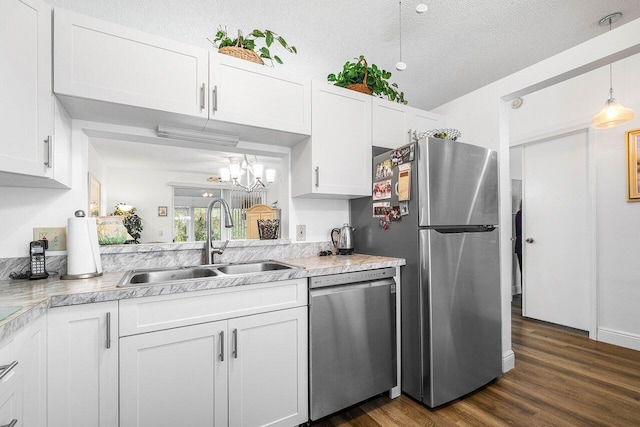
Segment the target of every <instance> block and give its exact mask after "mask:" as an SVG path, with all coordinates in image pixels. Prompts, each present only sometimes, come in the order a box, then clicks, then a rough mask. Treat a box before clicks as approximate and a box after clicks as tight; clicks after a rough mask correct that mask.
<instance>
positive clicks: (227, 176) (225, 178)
mask: <svg viewBox="0 0 640 427" xmlns="http://www.w3.org/2000/svg"><path fill="white" fill-rule="evenodd" d="M220 181H222V182H229V181H231V171H230V170H229V168H222V169H220Z"/></svg>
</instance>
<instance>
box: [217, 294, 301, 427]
mask: <svg viewBox="0 0 640 427" xmlns="http://www.w3.org/2000/svg"><path fill="white" fill-rule="evenodd" d="M229 332H230V334H231V348H230V356H229V426H246V427H248V426H283V427H285V426H286V427H291V426H294V425H298V424H302V423H305V422H306V421H307V420H308V399H307V395H308V391H307V308H306V307H300V308H294V309H289V310H282V311H274V312H271V313H264V314H257V315H254V316H247V317H239V318H237V319H231V320H229Z"/></svg>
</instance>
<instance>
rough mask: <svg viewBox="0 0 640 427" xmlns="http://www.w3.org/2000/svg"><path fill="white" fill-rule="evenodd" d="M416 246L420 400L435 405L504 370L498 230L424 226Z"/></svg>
mask: <svg viewBox="0 0 640 427" xmlns="http://www.w3.org/2000/svg"><path fill="white" fill-rule="evenodd" d="M478 230H480V229H478ZM420 246H421V256H420V280H421V286H422V288H421V293H422V304H423V310H422V312H423V322H424V323H423V326H424V327H423V334H424V336H423V343H424V344H423V345H424V348H423V367H424V372H423V402H424V403H425V404H427V405H428V406H430V407H436V406H439V405H442V404H444V403H447V402H450V401H452V400H454V399H457V398H459V397H461V396H464V395H465V394H467V393H470V392H472V391H474V390H476V389H477V388H479V387H481V386H483V385H485V384H487V383H488V382H489V381H491V380H493V379H494V378H496V377H498V376H499V375H501V373H502V355H501V353H502V350H501V317H500V316H501V309H500V268H499V259H498V255H499V251H498V230H497V229H493V230H492V231H485V232H481V231H478V232H464V233H450V232H445V233H441V232H439V231H437V230H426V229H422V230H420Z"/></svg>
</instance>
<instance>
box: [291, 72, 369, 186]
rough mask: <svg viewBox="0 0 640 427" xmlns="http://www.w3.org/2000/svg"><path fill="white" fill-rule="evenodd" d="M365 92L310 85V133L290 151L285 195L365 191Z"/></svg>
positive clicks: (367, 162)
mask: <svg viewBox="0 0 640 427" xmlns="http://www.w3.org/2000/svg"><path fill="white" fill-rule="evenodd" d="M372 99H373V98H372V97H371V96H370V95H365V94H362V93H359V92H355V91H352V90H348V89H344V88H341V87H337V86H334V85H331V84H328V83H326V82H323V81H316V80H314V81H313V83H312V125H311V130H312V137H311V138H309V139H308V140H306V141H304V142H302V143H299V144H298V145H296V146H294V147H293V149H292V154H291V157H292V162H291V174H292V180H291V195H292V196H293V197H296V196H304V197H332V198H353V197H361V196H367V195H371V101H372Z"/></svg>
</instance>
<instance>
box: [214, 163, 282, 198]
mask: <svg viewBox="0 0 640 427" xmlns="http://www.w3.org/2000/svg"><path fill="white" fill-rule="evenodd" d="M275 179H276V171H275V169H267V170H265V169H264V165H263V164H261V163H257V159H256V162H254V163H250V162H249V160H248V159H247V155H246V154H245V155H244V157H243V158H242V157H231V158H230V159H229V167H228V168H222V169H220V181H222V182H233V184H234V185H236V186H238V187H240V188H242V189H244V190H245V191H246V192H248V193H250V192H252V191H254V190H256V189H260V188H266V187H268V186H269V185H271V184H272V183H273V182H274V181H275Z"/></svg>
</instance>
